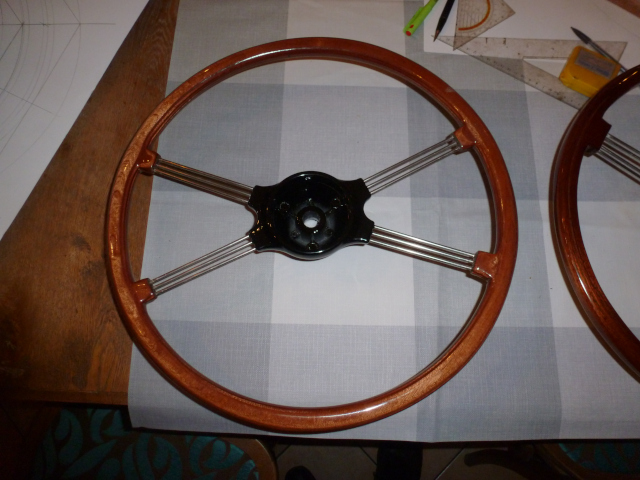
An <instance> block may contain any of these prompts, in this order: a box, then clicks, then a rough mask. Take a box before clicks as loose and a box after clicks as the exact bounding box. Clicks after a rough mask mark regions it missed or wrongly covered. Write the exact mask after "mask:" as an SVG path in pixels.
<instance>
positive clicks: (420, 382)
mask: <svg viewBox="0 0 640 480" xmlns="http://www.w3.org/2000/svg"><path fill="white" fill-rule="evenodd" d="M295 59H325V60H335V61H341V62H348V63H353V64H357V65H360V66H364V67H368V68H372V69H374V70H377V71H379V72H381V73H384V74H387V75H389V76H391V77H393V78H395V79H398V80H400V81H402V82H404V83H405V84H407V85H408V86H410V87H412V88H414V89H415V90H418V91H419V92H421V93H422V94H425V95H426V96H428V97H429V98H430V99H431V100H432V101H434V102H435V103H436V104H438V105H439V106H440V107H442V108H444V109H445V110H446V111H447V112H448V114H449V115H450V117H451V119H452V120H453V121H454V122H455V123H456V124H457V125H458V127H460V128H459V129H458V131H457V132H456V134H457V137H458V139H459V140H460V141H461V143H462V144H463V145H464V146H466V147H469V148H471V149H472V150H473V151H475V153H476V154H477V156H478V157H479V159H480V162H481V164H482V165H483V168H484V170H485V172H486V177H487V180H488V183H489V187H490V191H491V195H492V203H493V218H494V221H495V226H494V230H495V231H494V242H495V246H494V249H493V253H485V252H479V253H478V255H477V258H476V264H475V267H474V272H475V274H476V275H478V276H480V277H482V278H483V279H484V281H485V286H484V293H483V296H482V299H481V301H480V302H478V305H477V307H476V310H475V311H474V313H473V315H472V316H471V318H470V319H469V320H468V321H467V323H466V324H465V326H464V327H463V328H462V329H461V331H460V332H459V333H458V335H457V336H456V338H455V339H454V340H453V341H452V342H451V344H450V345H449V346H448V347H447V349H445V351H444V352H442V353H441V354H440V356H439V357H438V358H437V359H436V360H434V361H433V362H432V363H431V364H430V365H429V366H427V367H426V368H424V369H423V370H422V371H420V372H418V373H417V374H416V375H414V376H413V377H412V378H410V379H408V380H406V381H405V382H403V383H402V384H400V385H398V386H397V387H395V388H392V389H391V390H388V391H387V392H384V393H382V394H379V395H376V396H374V397H371V398H368V399H365V400H361V401H357V402H353V403H349V404H344V405H337V406H330V407H316V408H302V407H289V406H280V405H273V404H269V403H265V402H262V401H258V400H254V399H251V398H247V397H245V396H242V395H240V394H237V393H235V392H233V391H231V390H229V389H226V388H225V387H222V386H220V385H218V384H216V383H215V382H213V381H212V380H210V379H208V378H207V377H205V376H203V375H202V374H200V373H199V372H198V371H196V370H195V369H194V368H193V367H191V366H190V365H189V364H188V363H186V362H185V361H184V360H183V359H182V358H181V357H180V356H179V355H178V354H177V353H176V352H175V351H174V350H173V349H172V348H171V347H170V346H169V345H168V344H167V342H166V341H165V340H164V338H163V337H162V335H161V334H160V333H159V332H158V330H157V329H156V328H155V326H154V325H153V323H152V321H151V319H150V318H149V315H148V314H147V311H146V308H145V305H144V301H146V300H144V299H145V298H146V297H145V295H146V293H148V292H140V291H139V290H140V287H139V284H136V283H135V282H134V279H133V275H132V273H131V269H130V266H129V259H128V248H127V239H126V226H127V211H128V204H129V201H130V198H131V191H132V188H133V184H134V181H135V178H136V177H137V175H138V174H139V173H140V171H141V169H142V168H143V167H144V165H145V164H148V163H147V162H149V161H153V159H154V158H155V156H156V154H155V152H152V151H150V150H149V145H151V144H152V142H153V141H154V140H155V139H156V138H157V136H158V135H159V134H160V132H161V131H162V130H163V129H164V128H165V127H166V125H167V124H168V123H169V121H170V120H171V119H172V118H173V117H174V116H175V115H176V114H177V113H178V112H179V111H180V110H181V109H182V108H183V107H184V106H185V105H186V104H187V103H189V102H190V101H191V100H193V99H194V98H195V97H197V96H198V95H199V94H201V93H202V92H204V91H205V90H206V89H208V88H210V87H212V86H214V85H216V84H218V83H220V82H221V81H223V80H225V79H227V78H229V77H231V76H233V75H236V74H238V73H240V72H243V71H245V70H248V69H251V68H255V67H258V66H262V65H267V64H270V63H276V62H281V61H285V60H295ZM106 237H107V238H106V244H107V267H108V275H109V279H110V282H111V288H112V292H113V296H114V299H115V302H116V304H117V306H118V309H119V311H120V314H121V317H122V319H123V322H124V324H125V326H126V327H127V329H128V331H129V333H130V335H131V336H132V338H133V340H134V341H135V343H136V345H137V346H138V347H139V348H140V350H141V351H142V352H143V354H144V355H145V357H146V358H147V359H148V360H149V362H150V363H151V364H152V365H154V366H155V368H156V369H157V370H158V371H160V372H161V373H162V374H163V375H164V376H165V378H166V379H167V380H169V381H170V382H171V383H173V384H174V385H175V386H176V387H177V388H179V389H180V390H181V391H183V392H184V393H186V394H187V395H189V396H190V397H191V398H192V399H194V400H196V401H198V402H199V403H200V404H202V405H204V406H206V407H208V408H210V409H212V410H213V411H215V412H216V413H219V414H222V415H224V416H226V417H227V418H230V419H232V420H235V421H238V422H241V423H244V424H248V425H251V426H254V427H257V428H262V429H265V430H271V431H278V432H286V433H318V432H328V431H335V430H341V429H346V428H352V427H356V426H360V425H364V424H366V423H370V422H373V421H376V420H379V419H381V418H384V417H387V416H389V415H392V414H394V413H397V412H399V411H401V410H403V409H405V408H407V407H409V406H411V405H413V404H415V403H416V402H418V401H420V400H422V399H423V398H425V397H426V396H428V395H429V394H431V393H432V392H434V391H435V390H437V389H438V388H440V386H442V385H443V384H444V383H446V382H447V381H448V380H449V379H451V378H452V377H453V376H454V375H455V374H456V373H457V372H459V371H460V370H461V369H462V367H463V366H464V365H465V364H466V363H467V362H468V361H469V360H470V359H471V358H472V357H473V355H474V354H475V353H476V352H477V350H478V349H479V348H480V346H481V345H482V343H483V342H484V340H485V339H486V337H487V336H488V334H489V332H490V331H491V329H492V328H493V325H494V323H495V321H496V319H497V317H498V314H499V313H500V310H501V308H502V305H503V303H504V301H505V298H506V296H507V292H508V289H509V284H510V282H511V277H512V275H513V269H514V267H515V260H516V253H517V242H518V238H517V237H518V234H517V216H516V205H515V197H514V195H513V190H512V187H511V181H510V179H509V174H508V172H507V168H506V166H505V164H504V160H503V158H502V155H501V153H500V150H499V149H498V146H497V144H496V143H495V140H494V139H493V137H492V136H491V134H490V133H489V130H488V129H487V127H486V126H485V125H484V123H483V122H482V121H481V120H480V118H479V117H478V115H477V114H476V113H475V112H474V111H473V110H472V109H471V107H470V106H469V105H468V104H467V103H466V102H465V101H464V100H463V99H462V97H460V96H459V95H458V94H457V93H456V92H455V91H454V90H453V89H451V88H450V87H449V86H448V85H446V84H445V83H444V82H443V81H442V80H440V79H439V78H437V77H436V76H435V75H433V74H432V73H430V72H429V71H427V70H426V69H425V68H423V67H421V66H419V65H417V64H416V63H414V62H412V61H410V60H408V59H407V58H405V57H403V56H401V55H398V54H396V53H393V52H391V51H389V50H386V49H383V48H380V47H376V46H373V45H369V44H366V43H362V42H356V41H352V40H344V39H337V38H299V39H290V40H282V41H278V42H273V43H269V44H265V45H260V46H257V47H253V48H249V49H247V50H244V51H241V52H238V53H235V54H233V55H230V56H229V57H226V58H223V59H222V60H220V61H218V62H216V63H214V64H212V65H210V66H209V67H207V68H205V69H203V70H202V71H200V72H199V73H197V74H195V75H194V76H193V77H191V78H190V79H189V80H187V81H186V82H185V83H183V84H182V85H181V86H179V87H178V88H177V89H176V90H175V91H174V92H172V93H171V94H170V95H169V96H168V97H167V98H166V99H165V100H164V101H163V102H162V103H160V105H159V106H158V107H157V108H156V109H155V111H154V112H153V113H152V114H151V115H150V116H149V118H147V120H146V121H145V122H144V124H143V125H142V126H141V127H140V130H139V131H138V133H137V134H136V135H135V137H134V138H133V140H132V141H131V144H130V146H129V147H128V149H127V151H126V152H125V154H124V157H123V159H122V161H121V163H120V165H119V167H118V169H117V171H116V174H115V178H114V181H113V185H112V188H111V193H110V197H109V205H108V212H107V223H106Z"/></svg>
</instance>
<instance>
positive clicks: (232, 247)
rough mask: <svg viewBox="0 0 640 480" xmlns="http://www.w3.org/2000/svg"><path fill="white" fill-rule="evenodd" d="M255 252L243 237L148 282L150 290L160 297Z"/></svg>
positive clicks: (250, 243) (252, 246)
mask: <svg viewBox="0 0 640 480" xmlns="http://www.w3.org/2000/svg"><path fill="white" fill-rule="evenodd" d="M254 250H255V247H254V245H253V243H252V242H251V238H250V237H249V235H245V236H244V237H242V238H239V239H238V240H235V241H233V242H231V243H229V244H227V245H225V246H224V247H221V248H219V249H217V250H214V251H213V252H211V253H208V254H206V255H203V256H202V257H200V258H196V259H195V260H193V261H191V262H189V263H186V264H184V265H182V266H181V267H178V268H176V269H174V270H171V271H170V272H167V273H165V274H163V275H160V276H159V277H156V278H154V279H153V280H150V281H149V284H150V285H151V289H152V290H153V292H154V293H155V294H156V296H158V295H162V294H163V293H165V292H168V291H169V290H172V289H174V288H176V287H179V286H180V285H184V284H185V283H187V282H190V281H191V280H194V279H196V278H198V277H200V276H202V275H204V274H205V273H209V272H211V271H213V270H215V269H217V268H220V267H223V266H225V265H227V264H229V263H231V262H233V261H235V260H238V259H240V258H242V257H244V256H245V255H249V254H250V253H251V252H253V251H254Z"/></svg>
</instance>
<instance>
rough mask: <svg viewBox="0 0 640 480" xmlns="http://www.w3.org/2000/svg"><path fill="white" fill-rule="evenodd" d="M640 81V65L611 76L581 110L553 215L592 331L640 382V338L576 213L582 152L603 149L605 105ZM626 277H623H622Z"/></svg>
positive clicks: (554, 180) (556, 187)
mask: <svg viewBox="0 0 640 480" xmlns="http://www.w3.org/2000/svg"><path fill="white" fill-rule="evenodd" d="M639 84H640V66H637V67H635V68H632V69H631V70H628V71H627V72H625V73H623V74H622V75H620V76H618V77H616V78H615V79H613V80H611V81H610V82H609V83H608V84H607V85H605V86H604V87H603V88H602V89H601V90H600V91H599V92H598V93H597V94H596V95H595V96H594V97H593V98H591V99H589V101H588V102H587V103H585V105H584V106H583V107H582V108H581V109H580V111H579V112H578V113H577V114H576V116H575V117H574V118H573V120H572V121H571V123H570V124H569V126H568V127H567V130H566V131H565V133H564V135H563V137H562V139H561V140H560V145H559V147H558V151H557V152H556V157H555V160H554V166H553V172H552V176H551V216H552V225H553V229H554V242H555V247H556V251H557V252H558V257H559V258H560V265H561V267H562V268H563V270H564V273H565V275H566V278H567V280H568V283H569V285H570V287H571V289H572V290H573V292H574V294H575V296H576V298H577V300H578V302H579V303H580V305H581V307H582V309H583V311H584V313H585V317H586V319H587V320H588V321H589V323H590V325H591V326H592V327H593V331H594V332H595V333H596V335H597V336H598V337H599V338H600V340H601V341H602V342H603V343H604V344H605V346H607V347H608V349H609V351H610V352H611V353H612V354H613V355H614V357H615V358H616V359H617V360H618V361H619V362H620V363H621V364H622V365H624V366H625V367H626V368H627V369H628V370H629V371H630V372H631V373H632V374H633V375H634V376H635V378H636V379H637V380H639V381H640V340H639V339H638V338H637V337H636V336H635V335H634V334H633V332H632V331H631V330H630V329H629V328H628V327H627V326H626V324H625V323H624V321H623V319H622V318H620V316H619V315H618V313H617V312H616V311H615V309H614V308H613V306H612V305H611V303H610V302H609V300H608V299H607V296H606V295H605V293H604V291H603V290H602V288H601V287H600V284H599V283H598V279H597V278H596V275H595V273H594V271H593V269H592V268H591V263H590V262H589V257H588V255H587V251H586V249H585V247H584V241H583V239H582V232H581V230H580V217H579V215H578V178H579V175H580V167H581V165H582V158H583V155H584V154H585V153H586V154H589V153H593V152H595V151H597V150H599V149H600V147H601V145H602V142H603V141H604V139H605V136H606V135H607V133H608V131H609V128H610V125H609V124H608V123H606V122H605V121H604V120H603V116H604V114H605V112H606V111H607V109H608V108H609V107H610V106H611V105H612V104H613V103H614V102H615V101H617V100H618V99H619V98H620V97H622V96H623V95H624V94H625V93H627V92H628V91H629V90H631V89H632V88H634V87H635V86H636V85H639ZM621 281H623V280H621Z"/></svg>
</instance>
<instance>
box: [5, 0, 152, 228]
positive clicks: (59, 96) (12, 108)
mask: <svg viewBox="0 0 640 480" xmlns="http://www.w3.org/2000/svg"><path fill="white" fill-rule="evenodd" d="M146 3H147V1H146V0H131V1H124V0H114V1H110V2H104V1H100V0H0V237H2V236H3V235H4V233H5V232H6V230H7V228H9V225H11V222H12V221H13V219H14V218H15V216H16V215H17V214H18V211H19V210H20V208H21V207H22V205H23V204H24V202H25V200H26V199H27V197H28V196H29V193H30V192H31V190H32V189H33V187H34V186H35V184H36V182H37V181H38V179H39V178H40V175H42V172H43V171H44V169H45V168H46V166H47V165H48V163H49V161H50V160H51V158H52V157H53V155H54V154H55V152H56V150H57V149H58V147H59V146H60V143H61V142H62V140H63V139H64V137H65V135H66V134H67V132H68V131H69V129H70V128H71V126H72V125H73V123H74V122H75V120H76V118H77V116H78V114H79V113H80V111H81V110H82V108H83V107H84V105H85V103H86V102H87V100H88V98H89V96H90V95H91V93H92V92H93V89H94V88H95V86H96V85H97V83H98V81H99V80H100V78H101V77H102V74H103V73H104V71H105V70H106V68H107V66H108V65H109V63H110V62H111V59H112V58H113V56H114V55H115V53H116V51H117V50H118V48H119V47H120V45H121V43H122V41H123V40H124V38H125V36H126V35H127V33H128V32H129V30H131V26H132V25H133V23H134V22H135V20H136V19H137V18H138V16H139V15H140V12H141V11H142V9H143V7H144V6H145V4H146Z"/></svg>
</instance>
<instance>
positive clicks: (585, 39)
mask: <svg viewBox="0 0 640 480" xmlns="http://www.w3.org/2000/svg"><path fill="white" fill-rule="evenodd" d="M571 30H573V33H575V34H576V35H577V36H578V38H579V39H580V40H582V41H583V42H584V43H586V44H587V45H589V46H590V47H591V48H593V49H594V50H595V51H596V52H598V53H599V54H600V55H602V56H603V57H607V58H608V59H609V60H611V61H612V62H615V63H617V64H618V65H620V71H621V72H626V71H627V69H626V68H625V67H624V66H623V65H622V64H621V63H620V62H619V61H618V60H616V59H615V58H613V57H612V56H611V55H609V54H608V53H607V52H606V51H605V50H604V49H603V48H602V47H601V46H600V45H598V44H597V43H596V42H594V41H593V40H591V39H590V38H589V37H587V36H586V35H585V34H584V33H582V32H581V31H580V30H578V29H577V28H573V27H571Z"/></svg>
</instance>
